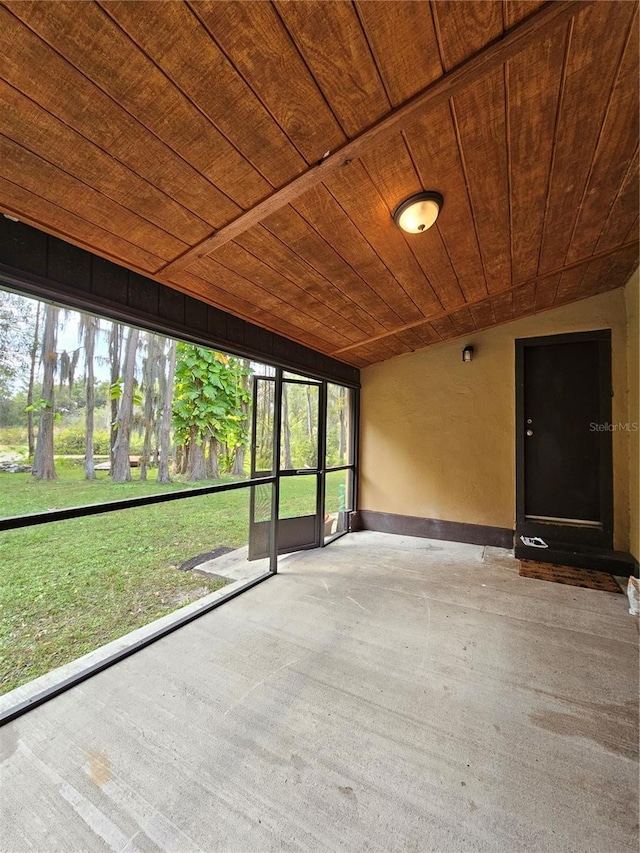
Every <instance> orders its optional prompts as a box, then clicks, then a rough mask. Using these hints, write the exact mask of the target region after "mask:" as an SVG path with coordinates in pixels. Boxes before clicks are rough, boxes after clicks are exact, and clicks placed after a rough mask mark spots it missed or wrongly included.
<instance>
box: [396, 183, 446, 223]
mask: <svg viewBox="0 0 640 853" xmlns="http://www.w3.org/2000/svg"><path fill="white" fill-rule="evenodd" d="M443 204H444V199H443V197H442V196H441V195H440V193H437V192H434V191H433V190H427V191H425V192H421V193H416V195H412V196H410V197H409V198H407V199H405V200H404V201H403V202H401V203H400V204H399V205H398V206H397V207H396V209H395V211H394V214H393V221H394V222H395V223H396V225H397V226H398V227H399V228H402V230H403V231H406V232H407V233H408V234H421V233H422V232H423V231H426V230H427V229H429V228H431V226H432V225H433V223H434V222H435V221H436V219H437V218H438V216H439V214H440V211H441V210H442V205H443Z"/></svg>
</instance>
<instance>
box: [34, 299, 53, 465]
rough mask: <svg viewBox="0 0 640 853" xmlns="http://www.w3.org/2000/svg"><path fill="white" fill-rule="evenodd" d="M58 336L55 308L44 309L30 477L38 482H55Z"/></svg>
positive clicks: (48, 306)
mask: <svg viewBox="0 0 640 853" xmlns="http://www.w3.org/2000/svg"><path fill="white" fill-rule="evenodd" d="M57 333H58V308H56V307H55V305H47V306H46V308H45V313H44V336H43V340H42V363H43V376H42V399H41V400H40V401H39V403H38V404H36V403H34V404H33V405H34V406H36V405H37V407H38V408H39V410H40V422H39V425H38V440H37V442H36V449H35V455H34V459H33V469H32V473H33V476H34V477H36V478H37V479H38V480H54V479H55V478H56V469H55V460H54V456H53V424H54V418H55V376H56V366H57V353H56V342H57Z"/></svg>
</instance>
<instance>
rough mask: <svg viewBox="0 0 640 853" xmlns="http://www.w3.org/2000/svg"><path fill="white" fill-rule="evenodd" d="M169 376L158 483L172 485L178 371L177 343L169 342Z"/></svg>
mask: <svg viewBox="0 0 640 853" xmlns="http://www.w3.org/2000/svg"><path fill="white" fill-rule="evenodd" d="M166 361H167V376H166V382H165V383H164V395H162V394H161V397H162V415H161V418H160V438H159V442H158V444H159V455H158V482H159V483H170V482H171V477H170V476H169V456H170V452H171V412H172V404H173V382H174V377H175V370H176V342H175V341H169V352H168V354H167V359H166Z"/></svg>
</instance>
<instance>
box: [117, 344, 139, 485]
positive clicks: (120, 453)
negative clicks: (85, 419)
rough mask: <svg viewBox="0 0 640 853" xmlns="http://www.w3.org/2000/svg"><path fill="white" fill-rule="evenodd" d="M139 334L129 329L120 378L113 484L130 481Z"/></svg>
mask: <svg viewBox="0 0 640 853" xmlns="http://www.w3.org/2000/svg"><path fill="white" fill-rule="evenodd" d="M139 336H140V333H139V331H138V330H137V329H130V331H129V337H128V339H127V348H126V352H125V357H124V371H123V373H124V375H123V377H122V396H121V397H120V405H119V406H118V417H117V419H116V435H117V438H116V443H115V445H114V448H113V464H112V466H111V478H112V479H113V481H114V482H115V483H125V482H128V481H129V480H130V479H131V466H130V465H129V448H130V444H131V423H132V420H133V385H134V379H135V368H136V352H137V349H138V338H139Z"/></svg>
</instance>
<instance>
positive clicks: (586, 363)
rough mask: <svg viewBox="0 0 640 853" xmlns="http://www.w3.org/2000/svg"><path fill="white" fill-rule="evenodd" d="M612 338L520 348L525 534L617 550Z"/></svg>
mask: <svg viewBox="0 0 640 853" xmlns="http://www.w3.org/2000/svg"><path fill="white" fill-rule="evenodd" d="M610 365H611V334H610V332H609V330H604V331H598V332H588V333H579V334H572V335H557V336H552V337H547V338H527V339H522V340H519V341H516V369H517V402H518V406H517V408H518V411H517V430H518V433H517V448H518V464H517V485H518V507H517V509H518V512H517V515H518V518H517V527H518V531H517V533H518V535H525V536H540V537H542V538H543V539H544V540H545V541H547V542H548V544H550V545H552V544H553V543H564V542H566V543H574V544H583V545H592V546H600V547H607V548H609V547H611V545H612V475H611V428H612V425H611V366H610Z"/></svg>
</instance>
